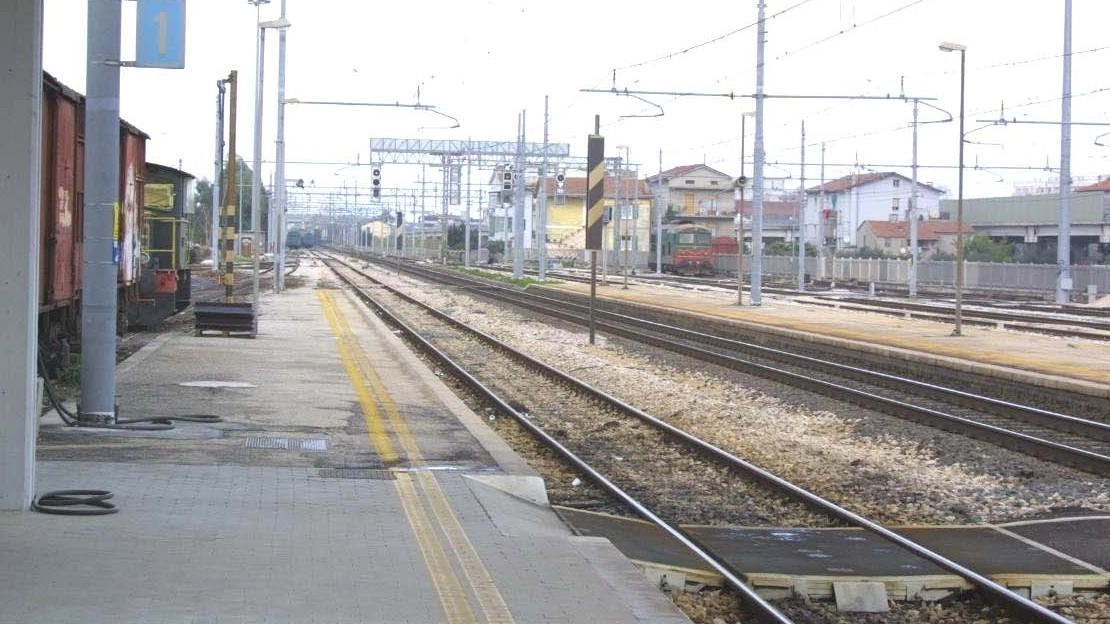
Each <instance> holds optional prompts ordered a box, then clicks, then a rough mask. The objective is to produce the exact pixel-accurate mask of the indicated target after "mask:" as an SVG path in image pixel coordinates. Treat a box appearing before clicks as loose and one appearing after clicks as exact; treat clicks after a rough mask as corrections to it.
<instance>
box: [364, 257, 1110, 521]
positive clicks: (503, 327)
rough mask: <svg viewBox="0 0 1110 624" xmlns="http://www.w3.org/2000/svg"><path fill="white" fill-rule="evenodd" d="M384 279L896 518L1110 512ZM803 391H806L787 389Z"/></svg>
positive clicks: (1057, 480) (1021, 462)
mask: <svg viewBox="0 0 1110 624" xmlns="http://www.w3.org/2000/svg"><path fill="white" fill-rule="evenodd" d="M374 274H375V277H376V278H378V279H380V280H382V281H384V282H386V283H389V284H391V285H394V286H398V287H401V288H403V290H405V291H406V292H407V293H408V294H410V295H413V296H415V297H417V298H419V299H421V300H423V301H424V302H426V303H429V304H431V305H433V306H435V307H436V308H437V309H440V310H443V311H445V312H447V313H449V314H451V315H452V316H454V317H456V318H458V319H459V320H461V321H463V322H464V323H466V324H468V325H470V326H471V327H474V328H476V329H479V330H481V331H484V332H486V333H488V334H491V335H493V336H495V337H497V338H498V339H500V340H503V341H505V342H507V343H509V344H511V345H513V346H515V347H517V348H519V349H521V350H523V351H525V352H527V353H529V354H530V355H532V356H533V357H536V358H537V359H540V360H543V361H545V362H548V363H550V364H552V365H554V366H556V367H558V368H560V369H562V370H564V371H566V372H569V373H571V374H572V375H574V376H576V377H579V378H581V379H583V380H585V381H587V382H589V383H592V384H595V385H598V386H600V387H602V388H604V389H605V390H606V391H607V392H610V393H611V394H614V395H616V396H618V397H620V398H622V399H623V400H625V401H627V402H629V403H632V404H634V405H636V406H637V407H639V408H641V409H643V410H644V411H646V412H648V413H650V414H652V415H654V416H656V417H659V418H661V419H663V420H666V421H668V422H671V423H672V424H674V425H676V426H678V427H681V428H683V429H686V430H688V431H691V432H692V433H694V434H696V435H699V436H701V437H703V438H705V439H707V440H709V441H710V442H712V443H714V444H716V445H718V446H720V447H722V448H725V449H726V450H728V451H730V452H732V453H734V454H736V455H738V456H739V457H741V458H744V459H747V460H749V461H751V462H753V463H755V464H757V465H759V466H761V467H763V468H765V469H767V470H770V471H772V472H774V473H776V474H778V475H780V476H782V477H784V478H787V479H789V480H791V481H794V482H796V483H798V484H800V485H803V486H804V487H807V488H809V489H811V490H813V491H816V492H817V493H819V494H821V495H822V496H825V497H826V498H829V499H831V500H833V501H835V502H837V503H839V504H841V505H843V506H845V507H848V508H849V509H852V510H853V511H856V512H858V513H861V514H863V515H866V516H868V517H871V518H873V519H875V520H877V521H880V522H884V523H887V524H897V523H905V524H921V523H926V524H927V523H937V524H951V523H967V522H997V521H1003V520H1013V519H1020V518H1028V517H1040V516H1045V515H1061V514H1060V510H1064V509H1067V510H1085V511H1099V512H1110V482H1108V480H1107V479H1101V478H1098V477H1095V476H1093V475H1089V474H1086V473H1083V472H1079V471H1075V470H1071V469H1067V468H1063V467H1059V466H1056V465H1054V464H1050V463H1047V462H1043V461H1040V460H1037V459H1033V458H1029V457H1026V456H1024V455H1021V454H1018V453H1015V452H1011V451H1007V450H1005V449H1000V448H997V447H994V446H992V445H989V444H983V443H978V442H975V441H972V440H968V439H966V438H964V437H962V436H957V435H952V434H947V433H944V432H941V431H939V430H935V429H931V428H926V427H922V426H918V425H913V424H910V423H907V422H905V421H902V420H899V419H895V418H892V417H886V416H882V415H879V414H876V413H874V412H870V411H865V410H862V409H860V408H858V407H855V406H851V405H847V404H839V403H835V402H831V401H828V400H824V399H820V398H819V397H816V396H814V397H813V400H812V401H811V403H812V404H816V405H821V406H832V407H834V408H835V409H836V412H835V413H834V412H832V411H828V410H827V409H812V408H810V407H809V406H807V405H806V404H799V403H798V402H797V401H790V402H787V401H784V400H781V399H779V398H776V397H773V396H769V395H768V394H765V393H764V392H763V391H761V390H757V389H754V388H753V386H757V385H758V386H760V387H762V388H767V387H768V383H767V382H765V381H759V382H755V381H754V380H751V379H750V378H749V379H745V378H744V377H743V376H742V375H739V374H735V373H731V372H729V371H725V370H723V369H714V368H710V367H707V366H706V365H704V364H699V363H694V362H692V361H691V360H688V359H685V358H682V357H679V356H674V355H672V354H666V353H663V352H660V351H658V350H652V349H646V348H642V347H630V346H628V345H626V344H624V343H621V342H619V341H614V340H609V339H608V338H607V337H606V336H605V335H604V334H600V333H599V334H598V335H597V341H596V342H597V344H596V345H592V346H591V345H589V344H588V341H587V339H586V334H585V332H584V331H583V330H579V329H573V328H572V329H566V328H563V327H557V326H553V325H548V324H545V323H542V322H537V321H536V320H535V319H533V318H529V317H527V316H526V315H524V314H520V313H516V312H512V311H506V310H504V309H502V308H499V307H497V305H496V304H492V303H489V302H486V301H482V300H479V299H476V298H472V297H470V296H467V295H461V294H458V293H457V292H455V291H452V290H448V289H445V288H442V287H439V286H435V285H430V284H427V283H424V282H419V281H415V280H412V279H411V278H407V277H404V276H398V275H396V274H393V273H386V272H383V271H375V273H374ZM786 394H789V395H790V396H794V397H796V396H798V395H797V394H796V392H795V393H786Z"/></svg>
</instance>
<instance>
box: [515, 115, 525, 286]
mask: <svg viewBox="0 0 1110 624" xmlns="http://www.w3.org/2000/svg"><path fill="white" fill-rule="evenodd" d="M527 114H528V113H527V111H520V134H519V135H518V136H517V143H516V159H515V161H514V164H513V169H514V171H513V179H514V181H515V183H516V184H515V186H514V187H513V277H515V278H516V279H521V278H523V277H524V253H525V251H524V250H525V245H524V187H525V186H526V185H527V183H528V172H527V171H525V166H524V134H525V130H524V129H525V119H526V116H527Z"/></svg>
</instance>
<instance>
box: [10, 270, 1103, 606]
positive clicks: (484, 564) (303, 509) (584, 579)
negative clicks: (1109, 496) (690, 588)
mask: <svg viewBox="0 0 1110 624" xmlns="http://www.w3.org/2000/svg"><path fill="white" fill-rule="evenodd" d="M304 271H305V274H303V275H299V276H298V278H297V279H298V280H300V281H301V284H300V285H297V286H295V287H291V288H290V289H289V290H287V291H286V292H285V293H283V294H281V295H278V296H274V295H270V294H268V293H266V294H264V295H263V297H262V313H261V314H260V316H259V324H258V332H257V337H256V338H255V339H244V338H236V337H230V338H228V337H221V336H211V335H207V336H199V337H198V336H196V335H194V332H193V328H192V327H182V328H179V329H178V330H177V331H176V332H173V333H169V334H165V335H162V336H160V337H159V338H158V339H156V340H155V341H153V342H152V343H150V344H149V345H147V346H146V347H144V348H143V349H142V350H141V351H139V352H138V353H136V354H135V355H134V356H132V357H131V358H129V359H128V360H126V361H125V362H123V363H122V364H121V365H120V368H119V371H118V394H119V401H118V402H119V406H120V417H121V418H136V417H164V418H170V419H172V418H174V417H181V416H185V415H215V416H219V417H221V418H222V421H221V422H219V423H214V424H211V423H195V422H178V423H177V426H176V428H174V429H172V430H169V431H157V432H145V431H109V430H101V429H72V428H66V427H63V426H61V425H60V423H59V422H57V421H52V420H50V419H49V418H46V419H44V420H43V423H42V429H41V432H40V444H39V460H40V461H39V463H38V466H37V470H38V475H37V490H38V492H39V493H43V492H45V491H49V490H59V489H77V488H80V489H85V488H97V489H108V490H111V491H112V492H113V493H114V494H115V498H114V499H113V502H116V503H117V504H118V505H119V507H120V511H119V513H117V514H114V515H108V516H100V517H64V516H49V515H43V514H35V513H26V514H10V515H0V561H4V562H21V563H20V564H19V565H4V566H0V624H2V623H6V622H24V621H50V622H77V621H81V622H86V621H143V622H180V621H193V622H312V621H320V622H421V623H423V622H452V623H453V622H499V623H503V622H521V623H525V622H630V623H632V622H663V623H667V622H676V623H677V622H687V621H689V620H688V619H686V617H685V616H684V615H682V614H681V613H680V612H679V611H678V610H677V609H676V608H675V607H674V606H673V605H672V603H671V602H670V601H669V600H668V599H667V597H666V596H665V595H664V594H662V593H660V592H659V591H657V589H656V588H657V586H658V585H659V584H660V583H661V582H666V583H668V584H670V585H672V586H678V585H681V583H682V582H683V581H691V582H707V583H712V582H714V579H713V578H712V575H711V574H709V573H707V572H706V571H705V570H703V569H701V568H700V567H699V564H698V563H697V561H696V560H694V559H692V558H691V557H690V556H689V555H687V554H685V553H683V552H682V551H681V550H679V549H677V548H675V546H674V545H673V544H670V543H669V541H668V540H667V539H666V538H664V537H662V536H661V535H657V534H656V533H654V532H652V530H651V529H649V528H646V525H643V524H642V523H637V522H635V521H629V520H627V519H621V518H614V517H607V516H600V515H597V514H588V513H583V512H575V511H573V510H564V509H558V510H553V509H552V508H551V507H550V506H549V505H548V503H547V500H546V496H545V494H544V487H543V483H542V480H541V479H540V478H539V477H538V476H537V475H536V473H535V472H534V471H532V470H531V469H530V468H529V467H528V466H527V465H526V464H524V462H523V461H522V460H521V459H520V458H519V457H517V456H516V455H515V454H514V453H513V452H512V451H511V449H509V448H508V447H507V446H506V445H505V444H504V443H503V442H502V441H501V440H500V439H499V438H498V437H497V436H496V435H495V434H494V433H492V431H490V430H489V429H488V428H487V427H486V425H485V423H483V422H482V420H481V419H480V418H479V417H478V416H476V415H475V414H474V413H473V412H471V411H470V410H469V409H468V408H467V407H466V406H465V405H463V404H462V403H461V402H460V401H459V399H458V398H457V397H455V395H454V394H452V393H451V391H450V390H449V389H448V388H447V387H446V386H445V385H444V384H443V382H442V380H441V379H440V378H439V376H438V374H437V372H436V371H435V370H434V369H432V370H429V369H428V367H427V366H426V365H425V364H424V363H422V362H421V361H420V360H419V359H418V358H417V357H416V356H415V355H413V354H411V353H410V352H409V351H408V350H407V349H406V348H405V347H404V345H402V344H401V343H400V341H399V339H398V338H397V336H396V335H394V333H393V332H392V331H391V330H390V329H389V328H388V327H386V326H385V325H383V324H382V323H381V322H380V321H378V320H377V318H376V317H375V316H374V315H373V314H370V313H368V312H366V311H365V310H364V309H363V308H361V307H360V304H359V303H358V302H357V301H355V300H354V299H353V298H351V297H349V296H348V295H346V294H344V291H342V290H340V289H339V288H338V282H337V281H335V280H334V279H333V278H330V277H329V276H328V275H327V273H326V272H325V269H324V268H323V267H322V266H318V267H305V268H304ZM291 285H292V284H291ZM560 287H570V288H573V287H575V286H574V285H566V286H560ZM652 290H653V291H659V290H660V289H657V288H655V287H652ZM662 293H663V298H664V299H663V302H662V303H660V296H659V294H658V292H651V293H649V292H648V289H647V288H632V289H629V290H628V291H622V290H621V289H620V288H619V286H617V287H614V286H609V287H607V288H606V289H603V290H602V295H603V296H614V297H628V298H634V299H638V300H640V299H644V300H646V299H651V300H653V301H654V302H655V303H656V304H657V305H666V306H671V307H683V308H686V309H690V310H691V311H695V312H698V313H704V314H713V315H735V316H736V317H739V320H740V321H741V322H759V323H763V324H767V325H777V326H778V327H780V329H782V330H783V331H812V332H814V336H817V334H818V333H820V332H826V333H827V334H828V335H827V336H826V337H824V338H822V339H827V340H852V341H853V342H854V343H858V344H862V345H868V348H873V349H891V350H898V352H899V353H902V352H909V353H916V354H918V355H916V357H947V358H951V359H953V360H956V359H959V357H960V355H959V354H960V353H978V352H980V351H981V352H982V353H986V354H987V355H986V356H983V359H984V360H986V361H982V360H973V361H972V362H971V363H968V364H965V365H967V366H993V367H997V368H998V369H999V370H1011V371H1015V372H1013V374H1021V375H1026V374H1029V375H1042V376H1044V377H1045V379H1049V380H1054V383H1057V382H1058V383H1065V382H1066V383H1081V384H1086V385H1087V386H1089V387H1091V388H1095V389H1096V391H1097V389H1098V388H1100V387H1102V388H1104V387H1107V386H1106V385H1104V384H1103V383H1101V382H1100V380H1099V377H1098V375H1099V374H1100V372H1099V371H1097V370H1096V371H1093V372H1092V371H1088V373H1089V374H1088V375H1074V376H1073V375H1072V373H1071V370H1072V369H1071V368H1070V367H1073V366H1075V365H1076V363H1075V362H1070V361H1068V359H1067V358H1066V357H1065V356H1066V355H1067V354H1068V353H1069V351H1068V350H1072V351H1071V353H1072V355H1073V356H1076V355H1080V354H1082V357H1084V358H1089V359H1090V361H1091V362H1092V364H1091V365H1090V368H1098V367H1099V366H1100V364H1098V362H1100V361H1102V360H1099V359H1098V358H1101V357H1106V358H1107V359H1106V360H1105V361H1106V362H1108V363H1110V354H1106V353H1103V352H1101V351H1099V350H1097V349H1093V350H1090V351H1088V350H1087V348H1086V347H1085V346H1084V347H1083V349H1079V350H1076V348H1075V347H1069V346H1067V344H1068V342H1069V341H1067V340H1062V339H1059V338H1048V337H1045V338H1044V344H1043V345H1042V344H1040V343H1038V344H1037V345H1035V346H1033V347H1030V342H1029V341H1030V340H1040V339H1041V337H1028V336H1025V335H1018V336H1017V337H1015V338H1014V339H1013V340H1009V339H1008V338H1007V339H1006V340H1002V339H999V338H998V336H997V335H996V333H985V334H984V335H982V336H980V335H979V332H980V331H982V332H986V330H980V329H977V328H968V330H967V333H968V335H965V336H963V337H960V338H953V337H951V336H949V335H948V334H949V333H950V328H948V327H946V326H944V325H942V324H937V323H933V322H929V321H922V320H912V321H910V320H900V319H890V318H889V317H885V316H881V315H872V314H866V313H862V312H858V311H847V310H832V309H829V308H823V307H822V308H814V309H812V310H811V309H808V308H806V307H804V306H801V305H798V304H794V303H791V302H789V301H786V300H783V301H778V300H772V301H769V302H766V303H765V305H764V306H762V307H761V308H758V309H752V308H737V307H736V306H735V305H734V303H731V300H730V296H729V294H728V293H724V294H722V295H720V297H719V298H715V297H717V295H716V294H711V295H712V296H710V295H707V294H706V293H689V292H685V291H679V292H676V293H673V296H672V294H671V293H668V292H667V291H666V289H663V290H662ZM732 296H734V293H733V295H732ZM872 317H875V318H874V319H872ZM861 319H864V320H861ZM884 323H894V325H893V326H892V327H894V328H895V329H897V330H898V331H896V332H894V331H893V330H892V332H893V333H895V334H897V336H896V337H895V338H892V339H891V341H892V343H885V342H883V340H884V337H885V336H886V334H887V332H886V331H885V329H886V326H885V325H883V324H884ZM815 339H817V338H815ZM965 339H966V340H965ZM1052 341H1055V342H1059V343H1060V346H1057V347H1054V346H1053V345H1051V344H1050V343H1051V342H1052ZM945 345H948V346H945ZM953 345H954V346H953ZM957 349H958V350H957ZM1007 358H1009V359H1011V360H1017V359H1019V358H1020V359H1022V360H1028V361H1029V362H1032V363H1033V364H1032V365H1030V366H1027V367H1025V368H1023V369H1020V370H1019V369H1016V368H1012V367H1004V366H1002V362H1004V361H1007ZM1086 369H1087V367H1077V369H1076V370H1086ZM1107 369H1110V365H1108V366H1106V367H1104V368H1103V371H1102V372H1105V370H1107ZM687 530H688V531H690V532H691V533H692V534H694V535H696V536H697V537H698V539H700V540H704V541H706V543H713V544H714V547H715V548H722V549H723V550H725V551H730V550H731V552H733V553H735V557H734V560H733V562H734V563H735V565H736V568H737V569H738V570H739V571H741V572H743V573H744V574H745V575H747V576H748V578H750V579H752V580H753V583H754V584H755V585H756V586H757V587H758V588H759V589H760V591H762V592H764V593H765V594H766V595H768V596H771V597H774V596H781V595H785V594H789V593H801V594H805V595H809V596H813V597H825V596H828V595H829V593H830V591H831V587H832V584H833V583H836V582H844V581H859V580H861V579H869V580H878V581H881V582H883V583H884V584H885V586H886V592H887V595H888V597H890V598H913V597H919V598H930V597H939V596H941V595H943V594H944V593H947V592H949V591H952V590H956V589H959V588H961V587H962V586H963V585H962V582H961V581H960V579H958V578H957V577H954V576H952V575H948V574H945V573H944V571H943V570H940V569H938V568H936V567H935V566H932V565H931V564H928V563H925V562H921V561H917V560H911V559H906V558H905V557H900V556H895V555H894V554H893V553H892V549H891V548H890V547H888V546H886V545H885V544H884V543H882V542H876V541H874V539H873V538H866V537H865V536H860V535H858V534H857V533H855V532H851V531H841V532H836V531H834V530H819V531H818V530H797V529H786V530H777V529H751V528H745V527H688V528H687ZM906 530H907V532H913V533H914V535H913V537H914V539H919V540H920V541H921V542H923V543H927V544H930V545H937V547H938V548H941V547H946V548H948V551H947V552H952V553H954V554H956V555H958V557H954V558H958V559H959V560H961V561H963V562H967V563H969V564H974V565H979V563H982V562H985V563H984V565H985V567H984V568H983V569H984V570H986V571H988V573H989V574H990V575H992V576H994V577H995V578H997V579H998V580H999V581H1001V582H1002V583H1003V584H1006V585H1008V586H1010V587H1013V588H1014V589H1015V590H1017V591H1023V592H1026V593H1029V594H1032V595H1038V594H1040V593H1044V592H1048V591H1059V592H1066V591H1070V590H1082V589H1095V590H1102V591H1105V590H1106V589H1107V588H1110V574H1108V573H1107V571H1106V569H1107V567H1108V566H1110V552H1107V551H1106V550H1105V548H1103V549H1102V550H1101V551H1098V550H1095V549H1092V546H1091V545H1092V544H1103V545H1104V546H1105V539H1104V537H1103V536H1104V535H1105V534H1106V531H1107V530H1110V518H1106V517H1086V518H1064V519H1060V518H1056V519H1052V521H1051V522H1044V523H1038V522H1031V523H1025V524H1022V525H1020V526H1018V525H1015V526H1000V527H910V528H907V529H906ZM784 536H785V537H784ZM945 545H947V546H945ZM633 562H634V563H633ZM645 572H646V574H645Z"/></svg>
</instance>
